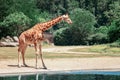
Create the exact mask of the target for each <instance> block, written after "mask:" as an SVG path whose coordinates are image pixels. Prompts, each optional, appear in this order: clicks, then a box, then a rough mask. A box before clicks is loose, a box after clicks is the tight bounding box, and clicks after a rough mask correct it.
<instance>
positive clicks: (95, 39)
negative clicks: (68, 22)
mask: <svg viewBox="0 0 120 80" xmlns="http://www.w3.org/2000/svg"><path fill="white" fill-rule="evenodd" d="M108 30H109V28H108V27H106V26H101V27H99V28H96V29H95V32H94V33H93V34H92V35H90V36H89V37H88V44H89V45H92V44H103V43H107V42H108V35H107V34H108Z"/></svg>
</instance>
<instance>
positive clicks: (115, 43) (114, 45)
mask: <svg viewBox="0 0 120 80" xmlns="http://www.w3.org/2000/svg"><path fill="white" fill-rule="evenodd" d="M110 47H120V38H119V39H118V40H117V41H115V42H113V43H111V44H110Z"/></svg>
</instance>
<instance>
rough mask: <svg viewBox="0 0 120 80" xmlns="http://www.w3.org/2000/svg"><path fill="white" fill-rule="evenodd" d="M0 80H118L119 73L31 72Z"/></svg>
mask: <svg viewBox="0 0 120 80" xmlns="http://www.w3.org/2000/svg"><path fill="white" fill-rule="evenodd" d="M0 80H120V75H104V74H32V75H16V76H1V77H0Z"/></svg>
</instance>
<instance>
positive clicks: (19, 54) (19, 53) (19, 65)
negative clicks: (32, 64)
mask: <svg viewBox="0 0 120 80" xmlns="http://www.w3.org/2000/svg"><path fill="white" fill-rule="evenodd" d="M21 51H22V49H21V48H20V46H19V48H18V67H21V62H20V59H21Z"/></svg>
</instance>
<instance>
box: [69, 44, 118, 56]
mask: <svg viewBox="0 0 120 80" xmlns="http://www.w3.org/2000/svg"><path fill="white" fill-rule="evenodd" d="M70 51H73V52H92V53H99V54H101V55H104V56H115V57H120V48H118V47H110V46H109V45H94V46H89V47H86V48H81V49H80V48H75V49H71V50H70Z"/></svg>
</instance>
